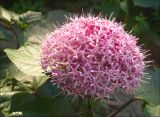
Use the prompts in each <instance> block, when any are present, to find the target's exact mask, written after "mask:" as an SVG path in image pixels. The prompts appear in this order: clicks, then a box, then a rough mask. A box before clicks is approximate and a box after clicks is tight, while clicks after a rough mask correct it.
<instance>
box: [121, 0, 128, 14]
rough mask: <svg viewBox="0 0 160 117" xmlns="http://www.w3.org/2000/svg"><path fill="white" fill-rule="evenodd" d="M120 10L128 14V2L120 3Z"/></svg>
mask: <svg viewBox="0 0 160 117" xmlns="http://www.w3.org/2000/svg"><path fill="white" fill-rule="evenodd" d="M119 5H120V8H121V9H122V10H123V11H124V12H125V13H126V14H128V6H127V0H122V1H120V2H119Z"/></svg>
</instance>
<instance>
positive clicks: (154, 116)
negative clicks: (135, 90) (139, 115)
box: [144, 105, 160, 117]
mask: <svg viewBox="0 0 160 117" xmlns="http://www.w3.org/2000/svg"><path fill="white" fill-rule="evenodd" d="M144 112H145V113H144V114H145V117H159V116H160V105H158V106H149V105H148V106H146V108H145V110H144Z"/></svg>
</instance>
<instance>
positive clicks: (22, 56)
mask: <svg viewBox="0 0 160 117" xmlns="http://www.w3.org/2000/svg"><path fill="white" fill-rule="evenodd" d="M5 52H6V54H7V55H8V57H9V59H10V60H11V61H12V62H13V63H14V64H15V65H16V66H17V68H19V69H20V70H21V71H22V72H24V73H25V74H27V75H31V76H43V73H42V72H43V70H42V68H41V65H40V48H39V46H35V45H28V46H23V47H21V48H19V49H18V50H12V49H5Z"/></svg>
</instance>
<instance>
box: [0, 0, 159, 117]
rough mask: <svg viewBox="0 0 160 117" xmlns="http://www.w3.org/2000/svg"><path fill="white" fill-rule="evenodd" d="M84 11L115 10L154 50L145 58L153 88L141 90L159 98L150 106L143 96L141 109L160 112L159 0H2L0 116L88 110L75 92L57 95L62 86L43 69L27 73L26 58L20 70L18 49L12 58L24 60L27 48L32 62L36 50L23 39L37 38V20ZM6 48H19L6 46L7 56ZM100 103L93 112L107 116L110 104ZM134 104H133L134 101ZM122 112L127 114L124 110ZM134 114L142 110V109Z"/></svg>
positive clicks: (42, 21) (58, 18) (148, 114)
mask: <svg viewBox="0 0 160 117" xmlns="http://www.w3.org/2000/svg"><path fill="white" fill-rule="evenodd" d="M62 10H63V11H62ZM82 11H83V12H84V13H86V12H87V13H90V12H92V13H93V14H95V15H99V13H101V14H102V16H105V15H106V16H107V17H108V18H109V17H110V15H111V14H112V15H113V17H116V21H118V22H122V23H124V24H125V28H126V30H127V31H128V32H129V31H131V30H132V34H133V35H136V36H137V37H139V42H138V44H139V45H141V44H143V48H144V49H146V50H150V52H149V53H150V54H151V56H149V57H148V58H147V60H153V61H154V62H153V63H152V64H151V65H152V66H151V68H152V70H149V71H148V72H149V73H150V75H151V76H152V78H154V80H153V81H152V82H151V84H150V85H148V86H144V87H143V88H144V89H143V90H145V91H146V90H147V91H148V90H149V89H152V88H153V89H154V91H155V92H153V91H152V90H151V92H152V93H151V94H150V95H149V96H148V95H141V97H142V99H143V98H144V97H145V99H148V100H151V102H155V103H152V104H151V105H152V106H153V107H152V106H149V105H148V103H149V102H147V101H144V102H143V104H142V107H141V108H139V110H140V109H142V110H143V112H144V116H146V117H151V116H153V115H154V116H157V115H158V116H159V115H160V114H159V109H160V106H159V105H160V100H159V98H158V95H159V92H160V90H159V89H160V85H159V81H160V69H159V67H160V0H0V117H1V116H2V117H8V116H9V117H17V116H20V117H21V116H22V115H23V117H30V116H31V117H32V116H34V117H43V116H45V117H48V116H49V117H50V116H51V115H56V116H65V115H68V114H70V115H73V116H80V115H81V113H80V115H79V113H78V112H79V111H80V112H82V115H81V116H80V117H87V116H88V115H85V114H86V108H87V107H86V105H85V104H84V103H82V104H81V105H80V107H78V106H77V105H76V103H77V102H76V103H72V99H73V97H72V98H71V99H70V98H67V100H63V98H64V97H63V96H61V95H60V96H58V97H56V98H53V97H54V96H56V95H57V94H58V92H59V91H58V89H57V88H56V87H54V86H53V85H51V83H50V82H49V79H48V80H44V78H43V76H40V77H39V75H40V74H39V72H35V71H34V68H33V69H31V68H29V69H28V68H27V69H28V72H29V75H28V74H26V73H25V71H26V67H25V66H26V64H22V65H19V64H18V65H19V66H20V68H21V69H20V70H21V71H23V72H21V71H20V70H19V69H17V67H16V66H15V65H14V64H13V63H12V62H13V61H12V62H11V61H10V59H14V58H16V56H13V55H15V54H16V53H17V55H20V54H22V55H20V56H18V57H19V58H18V59H17V58H16V59H14V61H15V62H18V61H21V60H22V59H23V58H22V57H23V56H24V54H23V53H26V51H27V52H28V51H29V52H30V54H26V56H27V57H28V58H27V59H28V61H27V62H28V63H31V64H32V63H34V61H32V60H31V58H32V55H33V54H34V52H36V51H37V50H36V49H35V48H34V47H33V48H31V50H30V49H27V48H21V49H19V48H20V47H22V46H23V45H25V46H26V45H30V44H31V43H32V44H38V43H39V42H37V40H36V41H35V40H34V39H35V37H36V36H37V34H38V33H39V28H40V26H39V25H38V24H41V25H43V27H47V26H46V25H48V23H46V22H48V21H52V22H53V23H56V21H59V22H63V21H64V14H65V15H66V14H67V12H70V13H71V14H72V13H76V14H79V15H80V14H81V13H82ZM45 19H47V21H46V20H45ZM30 32H33V33H30ZM24 42H25V43H24ZM6 48H10V49H18V50H15V51H14V52H10V51H9V50H8V52H10V53H8V54H7V55H12V57H11V58H10V59H9V58H8V56H7V55H6V54H5V52H4V49H6ZM21 52H23V53H21ZM22 61H23V60H22ZM23 62H24V61H23ZM19 66H18V68H19ZM22 66H23V67H22ZM32 75H36V76H32ZM154 84H155V85H154ZM152 86H153V87H152ZM153 96H155V97H154V98H153ZM62 100H63V101H62ZM76 101H77V100H76ZM99 103H100V102H95V103H93V104H92V106H93V110H94V117H104V116H105V115H106V114H107V113H109V112H110V111H109V112H108V111H107V112H106V111H105V110H106V109H107V110H109V109H110V108H109V107H106V105H105V104H106V103H104V104H100V105H99ZM107 104H108V103H107ZM54 105H56V106H57V107H55V106H54ZM62 105H64V107H63V106H62ZM97 105H98V106H97ZM44 106H46V107H47V109H45V108H44ZM71 106H73V107H74V108H71ZM112 106H113V105H112ZM133 108H135V107H134V105H133ZM133 108H132V111H133V110H134V109H133ZM111 109H112V108H111ZM59 110H61V111H59ZM127 111H128V110H127ZM136 112H137V111H136ZM132 114H133V113H131V114H130V115H132ZM122 115H123V116H124V114H123V112H122ZM122 115H121V114H120V115H119V116H122ZM132 116H133V117H134V116H142V115H141V114H139V113H138V115H132ZM127 117H128V116H127ZM129 117H130V116H129Z"/></svg>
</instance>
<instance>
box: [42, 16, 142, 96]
mask: <svg viewBox="0 0 160 117" xmlns="http://www.w3.org/2000/svg"><path fill="white" fill-rule="evenodd" d="M136 44H137V38H136V37H135V36H132V35H131V34H128V33H127V32H125V30H124V27H123V25H121V24H120V23H116V22H115V21H113V20H107V19H105V18H99V17H92V16H89V17H83V16H81V17H75V18H72V19H70V21H69V22H68V23H66V24H65V25H63V26H62V27H61V28H57V29H55V30H54V31H53V32H51V33H50V35H48V36H46V38H45V39H44V40H43V42H42V45H41V65H42V68H43V69H44V71H45V72H46V73H50V74H51V78H52V82H53V83H54V84H57V85H58V87H59V88H60V89H61V90H62V91H63V92H64V93H67V94H74V95H76V96H81V97H86V96H90V97H93V98H102V99H104V98H106V97H108V96H109V94H112V93H114V92H115V90H116V89H118V88H122V89H125V90H126V92H132V91H134V89H135V88H136V87H138V85H139V82H140V80H141V78H142V76H143V71H144V55H143V53H142V52H141V51H140V48H139V46H137V45H136Z"/></svg>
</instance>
